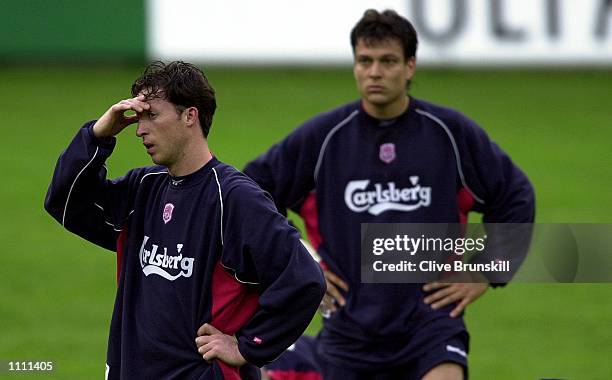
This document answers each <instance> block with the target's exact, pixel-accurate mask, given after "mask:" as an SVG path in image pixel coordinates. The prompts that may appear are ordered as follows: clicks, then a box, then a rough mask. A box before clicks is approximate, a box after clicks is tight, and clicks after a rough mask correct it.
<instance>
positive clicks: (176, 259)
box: [139, 235, 194, 281]
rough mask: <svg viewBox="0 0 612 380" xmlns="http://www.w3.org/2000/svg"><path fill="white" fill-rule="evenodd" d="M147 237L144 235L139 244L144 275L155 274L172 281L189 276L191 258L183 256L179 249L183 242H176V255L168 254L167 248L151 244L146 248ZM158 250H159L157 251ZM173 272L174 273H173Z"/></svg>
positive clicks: (190, 272) (181, 247)
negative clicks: (140, 244)
mask: <svg viewBox="0 0 612 380" xmlns="http://www.w3.org/2000/svg"><path fill="white" fill-rule="evenodd" d="M148 241H149V237H148V236H146V235H145V237H144V239H143V240H142V246H140V254H139V257H140V266H142V272H143V273H144V274H145V276H148V275H150V274H156V275H158V276H161V277H163V278H165V279H166V280H169V281H174V280H176V279H177V278H179V277H191V274H192V273H193V260H194V259H193V258H192V257H183V255H182V254H181V250H182V249H183V244H177V245H176V250H177V253H178V255H176V256H170V255H168V248H166V247H162V248H161V249H159V248H160V247H159V246H158V245H156V244H152V245H151V248H149V249H147V242H148ZM158 251H161V252H160V253H158ZM173 273H174V274H173Z"/></svg>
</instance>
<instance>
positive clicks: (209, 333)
mask: <svg viewBox="0 0 612 380" xmlns="http://www.w3.org/2000/svg"><path fill="white" fill-rule="evenodd" d="M195 341H196V346H197V347H198V352H199V353H200V355H202V357H203V358H204V360H206V361H208V362H211V361H213V360H214V359H219V360H221V361H222V362H224V363H226V364H229V365H231V366H233V367H240V366H243V365H245V364H246V363H247V361H246V360H245V359H244V357H243V356H242V354H241V353H240V351H239V350H238V339H236V337H235V336H232V335H226V334H223V333H222V332H221V331H219V330H217V329H216V328H215V327H214V326H213V325H211V324H208V323H205V324H203V325H202V326H201V327H200V328H199V329H198V337H197V338H196V340H195Z"/></svg>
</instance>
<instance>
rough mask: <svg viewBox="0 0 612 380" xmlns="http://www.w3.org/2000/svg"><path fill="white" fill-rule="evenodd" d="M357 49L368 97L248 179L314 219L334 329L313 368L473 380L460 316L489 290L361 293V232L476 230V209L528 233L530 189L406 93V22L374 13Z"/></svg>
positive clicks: (468, 130) (323, 339) (375, 289)
mask: <svg viewBox="0 0 612 380" xmlns="http://www.w3.org/2000/svg"><path fill="white" fill-rule="evenodd" d="M351 45H352V49H353V56H354V64H353V73H354V77H355V81H356V84H357V89H358V90H359V93H360V95H361V99H359V100H358V101H354V102H351V103H349V104H345V105H342V106H340V107H338V108H336V109H333V110H331V111H328V112H325V113H322V114H319V115H317V116H315V117H314V118H312V119H310V120H308V121H306V122H305V123H304V124H303V125H301V126H300V127H298V128H297V129H296V130H294V131H293V132H292V133H291V134H290V135H289V136H287V137H286V138H285V139H284V140H282V141H280V142H279V143H277V144H276V145H274V146H273V147H272V148H270V150H269V151H267V152H266V153H264V154H262V155H261V156H259V157H258V158H256V159H255V160H253V161H252V162H250V163H249V164H248V165H247V166H246V168H245V170H244V172H245V173H246V174H247V175H249V176H250V177H251V178H253V179H254V180H255V181H256V182H257V183H258V184H259V185H260V186H261V187H262V188H263V189H264V190H267V191H268V192H270V194H271V195H272V197H273V198H274V201H275V202H276V205H277V207H278V209H279V210H281V211H285V210H286V209H287V208H290V209H292V210H294V211H296V212H297V213H299V214H300V215H301V216H302V217H303V219H304V223H305V226H306V229H307V232H308V235H309V238H310V241H311V242H312V243H313V246H314V248H315V249H316V250H317V253H318V255H319V256H320V257H321V260H322V266H323V268H324V271H325V277H326V280H327V293H326V295H325V297H324V300H323V303H322V305H321V308H322V311H324V312H325V314H324V317H326V318H325V319H324V324H323V328H322V330H321V332H320V333H319V335H318V336H317V338H316V340H315V342H314V353H315V355H314V358H315V361H316V364H317V366H318V367H319V370H320V372H321V373H322V375H323V378H324V379H325V380H330V379H331V380H336V379H340V380H374V379H377V380H378V379H394V380H398V379H427V380H433V379H462V378H464V377H465V376H466V374H467V353H468V351H469V335H468V333H467V330H466V327H465V324H464V322H463V318H462V315H463V311H464V310H465V307H466V306H467V305H469V304H470V303H471V302H473V301H474V300H476V299H478V297H480V296H481V295H482V294H483V293H484V292H485V290H486V289H487V288H488V286H489V284H487V283H486V282H482V283H442V282H436V283H429V284H425V285H423V284H368V283H362V282H361V260H360V252H361V248H360V243H361V236H360V232H361V228H360V227H361V224H362V223H465V222H466V221H467V213H468V212H470V211H476V212H480V213H482V214H483V221H484V222H485V223H530V222H532V221H533V218H534V194H533V189H532V187H531V184H530V183H529V181H528V179H527V177H526V176H525V175H524V174H523V173H522V172H521V170H520V169H519V168H518V167H516V166H515V165H514V164H513V163H512V161H511V160H510V158H509V157H508V155H507V154H506V153H504V152H503V151H502V150H501V149H500V148H499V147H498V146H497V145H496V144H495V143H493V142H492V141H490V140H489V138H488V136H487V135H486V133H485V132H484V131H483V130H482V129H481V128H480V127H479V126H478V125H477V124H476V123H475V122H474V121H472V120H470V119H468V118H467V117H465V116H464V115H462V114H461V113H459V112H457V111H455V110H452V109H449V108H445V107H441V106H438V105H434V104H432V103H429V102H426V101H423V100H420V99H416V98H414V97H413V96H410V95H409V94H408V89H409V87H410V83H411V80H412V78H413V76H414V74H415V71H416V50H417V34H416V31H415V29H414V28H413V26H412V24H411V23H410V22H409V21H408V20H406V19H405V18H403V17H401V16H399V15H398V14H397V13H396V12H394V11H391V10H387V11H384V12H378V11H376V10H368V11H366V12H365V13H364V15H363V17H362V18H361V20H359V22H358V23H357V24H356V25H355V27H354V28H353V30H352V32H351ZM385 192H386V193H388V194H391V193H392V192H401V193H402V194H410V196H409V197H400V199H390V197H389V196H387V197H386V198H385V197H384V196H379V195H377V194H384V193H385ZM395 198H397V197H395ZM404 198H405V199H404ZM295 347H296V351H293V353H297V349H298V345H296V346H295ZM302 347H307V345H302ZM282 359H283V357H281V360H280V361H279V362H276V363H273V364H272V365H271V366H270V367H269V369H272V368H274V367H276V368H279V366H280V365H282ZM279 369H282V368H279ZM270 373H273V371H271V372H270ZM279 378H282V377H279Z"/></svg>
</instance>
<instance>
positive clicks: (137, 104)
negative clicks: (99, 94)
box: [93, 95, 150, 138]
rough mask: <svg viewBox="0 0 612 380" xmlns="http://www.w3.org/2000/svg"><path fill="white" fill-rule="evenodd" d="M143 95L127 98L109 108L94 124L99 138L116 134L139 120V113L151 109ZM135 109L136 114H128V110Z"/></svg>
mask: <svg viewBox="0 0 612 380" xmlns="http://www.w3.org/2000/svg"><path fill="white" fill-rule="evenodd" d="M144 99H145V98H144V96H143V95H138V96H137V97H135V98H131V99H125V100H122V101H120V102H119V103H117V104H114V105H112V106H111V108H109V109H108V110H107V111H106V112H105V113H104V115H102V116H101V117H100V118H99V119H98V121H96V123H95V124H94V126H93V133H94V135H95V136H96V137H97V138H104V137H111V136H115V135H116V134H118V133H119V132H121V131H122V130H123V129H124V128H125V127H127V126H128V125H130V124H134V123H136V122H138V119H139V117H140V116H139V114H140V113H142V112H144V111H146V110H148V109H149V107H150V106H149V104H148V103H147V102H145V100H144ZM130 110H131V111H135V112H136V115H131V116H126V115H125V112H126V111H130Z"/></svg>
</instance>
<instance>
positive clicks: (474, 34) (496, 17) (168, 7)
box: [147, 0, 612, 67]
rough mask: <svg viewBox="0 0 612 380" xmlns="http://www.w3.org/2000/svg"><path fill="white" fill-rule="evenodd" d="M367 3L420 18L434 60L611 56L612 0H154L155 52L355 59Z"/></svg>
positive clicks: (151, 31) (213, 58) (423, 54)
mask: <svg viewBox="0 0 612 380" xmlns="http://www.w3.org/2000/svg"><path fill="white" fill-rule="evenodd" d="M368 8H375V9H378V10H383V9H387V8H392V9H395V10H396V11H397V12H398V13H400V14H402V15H404V16H406V17H407V18H408V19H409V20H411V21H412V23H413V24H414V25H415V27H416V29H417V31H418V33H419V38H420V45H419V50H418V52H417V58H418V61H419V63H420V64H426V65H444V66H446V65H476V66H487V65H492V66H494V65H506V66H509V65H537V66H549V65H554V66H564V65H569V66H572V65H579V66H604V67H610V66H612V0H308V1H293V0H256V1H255V0H149V1H148V3H147V12H148V16H147V17H148V22H147V25H148V30H147V38H148V40H147V43H148V47H147V51H148V54H149V56H150V58H158V59H164V60H169V59H184V60H191V61H197V62H202V63H230V64H348V63H350V62H351V59H352V56H351V48H350V42H349V34H350V31H351V28H352V27H353V26H354V24H355V23H356V22H357V21H358V20H359V18H360V17H361V16H362V14H363V12H364V11H365V10H366V9H368Z"/></svg>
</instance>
